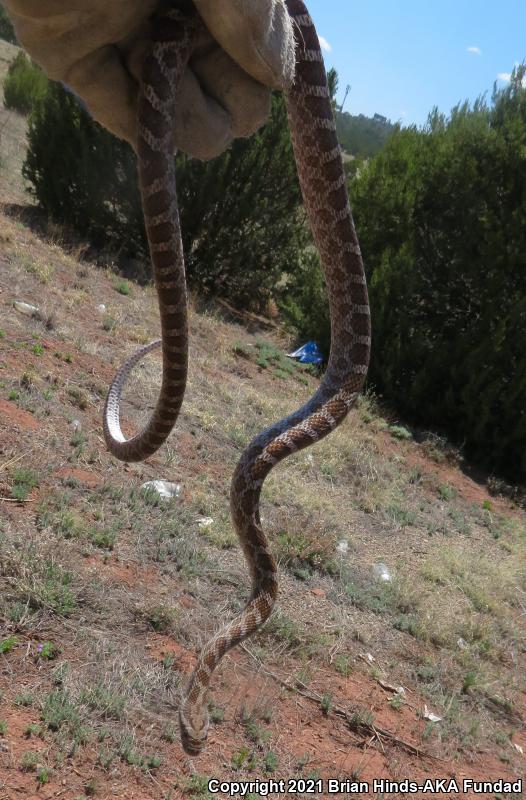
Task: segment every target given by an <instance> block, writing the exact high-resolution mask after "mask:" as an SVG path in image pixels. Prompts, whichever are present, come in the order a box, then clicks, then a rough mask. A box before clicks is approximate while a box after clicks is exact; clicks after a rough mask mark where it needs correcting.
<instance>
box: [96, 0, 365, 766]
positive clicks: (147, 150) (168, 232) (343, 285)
mask: <svg viewBox="0 0 526 800" xmlns="http://www.w3.org/2000/svg"><path fill="white" fill-rule="evenodd" d="M284 2H285V4H286V7H287V11H288V13H289V15H290V18H291V21H292V24H293V27H294V32H295V47H296V67H295V77H294V80H293V83H292V84H291V85H290V86H289V87H288V88H286V89H285V90H284V96H285V103H286V108H287V116H288V122H289V129H290V135H291V140H292V146H293V152H294V157H295V161H296V167H297V173H298V177H299V183H300V187H301V191H302V195H303V203H304V207H305V209H306V214H307V219H308V222H309V225H310V228H311V232H312V235H313V239H314V242H315V244H316V247H317V249H318V252H319V255H320V261H321V265H322V268H323V271H324V277H325V284H326V289H327V295H328V302H329V311H330V320H331V322H330V330H331V349H330V355H329V359H328V363H327V368H326V370H325V373H324V375H323V378H322V380H321V382H320V385H319V387H318V388H317V390H316V391H315V392H314V394H313V396H312V397H311V398H310V399H309V400H308V401H307V402H306V403H305V404H304V405H302V406H301V407H300V408H299V409H297V410H296V411H294V412H292V413H291V414H289V415H288V416H286V417H285V418H284V419H282V420H280V421H278V422H276V423H274V424H272V425H270V426H269V427H267V428H266V429H265V430H263V431H262V432H261V433H259V434H258V435H257V436H255V438H254V439H253V440H252V441H251V442H250V444H249V445H248V446H247V447H246V448H245V450H244V451H243V453H242V454H241V457H240V460H239V462H238V464H237V466H236V468H235V471H234V475H233V478H232V483H231V491H230V509H231V516H232V521H233V525H234V528H235V530H236V532H237V534H238V537H239V541H240V544H241V547H242V549H243V552H244V555H245V559H246V562H247V565H248V570H249V573H250V577H251V582H252V591H251V594H250V596H249V598H248V600H247V603H246V605H245V607H244V608H243V610H242V611H241V612H240V613H239V614H238V615H237V616H235V618H234V619H232V620H231V621H229V622H227V623H226V624H225V625H224V626H223V627H221V628H220V629H219V630H218V631H217V632H216V633H215V634H214V635H213V636H212V637H211V638H210V640H209V641H208V642H207V643H206V644H205V645H204V647H203V648H202V650H201V652H200V654H199V656H198V659H197V663H196V666H195V668H194V670H193V672H192V674H191V676H190V678H189V680H188V682H187V684H186V685H185V687H184V689H183V691H182V694H181V698H180V703H179V723H180V730H181V742H182V745H183V747H184V749H185V751H186V752H187V753H188V754H190V755H192V756H195V755H198V754H199V753H200V752H201V751H202V749H203V747H204V745H205V743H206V740H207V735H208V729H209V714H208V692H209V685H210V681H211V677H212V674H213V672H214V670H215V669H216V668H217V666H218V664H219V662H220V661H221V659H222V658H223V656H224V655H225V654H226V653H227V652H228V651H229V650H231V649H232V648H233V647H235V646H236V645H238V644H239V643H240V642H242V641H243V640H245V639H247V638H248V637H250V636H252V635H253V634H254V633H255V632H256V631H258V630H259V629H260V628H261V627H262V625H263V624H264V623H265V622H266V621H267V620H268V619H269V617H270V615H271V613H272V611H273V609H274V606H275V603H276V599H277V596H278V571H277V563H276V560H275V558H274V556H273V555H272V552H271V550H270V547H269V543H268V540H267V536H266V535H265V532H264V530H263V527H262V524H261V517H260V510H259V504H260V496H261V489H262V486H263V482H264V480H265V478H266V477H267V475H268V474H269V472H270V471H271V470H272V469H273V468H274V467H275V466H276V464H278V462H280V461H282V460H283V459H284V458H286V457H287V456H289V455H291V454H293V453H296V452H298V451H300V450H302V449H304V448H306V447H308V446H309V445H311V444H313V443H315V442H317V441H319V440H321V439H323V438H324V437H325V436H327V435H328V434H329V433H330V432H331V431H333V430H334V429H335V428H336V427H337V426H338V425H339V424H340V423H341V422H342V421H343V420H344V419H345V417H346V415H347V413H348V412H349V410H350V408H351V407H352V406H353V405H354V404H355V402H356V400H357V398H358V396H359V394H360V392H361V391H362V389H363V385H364V382H365V378H366V375H367V369H368V364H369V358H370V348H371V317H370V309H369V300H368V292H367V282H366V276H365V271H364V265H363V259H362V255H361V250H360V246H359V243H358V237H357V234H356V230H355V225H354V221H353V216H352V211H351V207H350V203H349V197H348V192H347V180H346V174H345V170H344V166H343V160H342V153H341V149H340V146H339V144H338V139H337V134H336V123H335V118H334V112H333V107H332V101H331V95H330V90H329V85H328V80H327V74H326V71H325V66H324V61H323V56H322V51H321V48H320V43H319V39H318V35H317V33H316V29H315V26H314V23H313V21H312V19H311V17H310V15H309V12H308V10H307V8H306V6H305V4H304V3H303V1H302V0H284ZM203 24H204V23H203V22H202V21H201V19H200V17H199V15H198V14H197V11H196V10H195V8H194V6H193V5H192V3H191V2H188V1H187V0H179V2H177V3H172V5H170V6H169V7H168V8H166V9H163V11H161V12H160V13H159V14H158V15H157V16H156V17H155V18H154V20H153V22H152V30H151V44H150V47H149V50H148V52H147V55H146V56H145V59H144V64H143V69H142V80H141V84H140V88H139V100H138V144H137V157H138V170H139V179H140V181H139V182H140V187H141V196H142V204H143V211H144V218H145V225H146V231H147V236H148V242H149V249H150V255H151V261H152V268H153V274H154V280H155V285H156V289H157V294H158V300H159V310H160V318H161V332H162V338H161V339H160V340H156V341H155V342H152V343H151V344H149V345H146V346H144V347H143V348H141V349H140V350H139V351H138V352H137V353H135V354H134V355H133V356H132V357H131V358H129V359H128V360H127V361H126V362H125V363H124V365H123V366H122V367H121V368H120V370H119V371H118V372H117V374H116V376H115V378H114V381H113V383H112V385H111V387H110V390H109V393H108V398H107V401H106V405H105V410H104V434H105V439H106V442H107V446H108V448H109V450H110V452H111V453H112V454H113V455H115V456H116V457H117V458H120V459H122V460H124V461H139V460H143V459H145V458H148V457H149V456H150V455H152V454H153V453H154V452H155V451H156V450H157V449H158V448H159V447H160V446H161V445H162V443H163V442H164V441H165V440H166V438H167V437H168V435H169V434H170V432H171V430H172V428H173V426H174V424H175V421H176V419H177V416H178V414H179V410H180V408H181V405H182V401H183V396H184V392H185V385H186V377H187V370H188V321H187V294H186V280H185V266H184V255H183V247H182V242H181V230H180V223H179V214H178V207H177V193H176V177H175V159H174V155H173V154H174V147H175V142H174V109H175V108H176V105H177V88H178V85H179V81H180V79H181V76H182V73H183V71H184V69H185V68H186V66H187V64H188V61H189V59H190V58H191V56H192V52H193V49H194V47H195V43H196V37H197V35H198V33H199V29H200V26H202V25H203ZM158 347H161V348H162V357H163V366H162V386H161V390H160V394H159V398H158V401H157V405H156V407H155V410H154V412H153V414H152V416H151V417H150V419H149V421H148V422H147V424H146V426H145V427H144V428H143V429H142V430H141V431H139V433H138V434H136V435H135V436H132V437H131V438H130V439H125V437H124V435H123V434H122V431H121V428H120V422H119V418H120V400H121V395H122V390H123V387H124V384H125V382H126V380H127V378H128V375H129V373H130V371H131V370H132V369H133V367H134V366H135V365H136V364H137V362H138V361H139V360H140V359H141V358H143V357H144V356H145V355H146V354H147V353H149V352H151V351H152V350H154V349H155V348H158Z"/></svg>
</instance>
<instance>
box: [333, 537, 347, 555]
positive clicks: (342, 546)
mask: <svg viewBox="0 0 526 800" xmlns="http://www.w3.org/2000/svg"><path fill="white" fill-rule="evenodd" d="M336 550H337V551H338V553H342V554H343V555H345V553H348V552H349V542H347V541H346V540H345V539H342V540H341V542H338V544H337V545H336Z"/></svg>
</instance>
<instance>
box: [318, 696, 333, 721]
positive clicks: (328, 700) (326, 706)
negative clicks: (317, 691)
mask: <svg viewBox="0 0 526 800" xmlns="http://www.w3.org/2000/svg"><path fill="white" fill-rule="evenodd" d="M320 706H321V710H322V711H323V713H324V714H325V716H327V715H328V714H330V711H331V709H332V694H330V693H326V694H323V695H322V697H321V700H320Z"/></svg>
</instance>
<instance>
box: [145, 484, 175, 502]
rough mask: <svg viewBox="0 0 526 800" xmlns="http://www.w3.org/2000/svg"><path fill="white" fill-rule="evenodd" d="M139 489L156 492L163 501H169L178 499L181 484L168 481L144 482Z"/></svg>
mask: <svg viewBox="0 0 526 800" xmlns="http://www.w3.org/2000/svg"><path fill="white" fill-rule="evenodd" d="M141 489H144V490H146V491H148V490H150V491H154V492H157V494H158V495H159V497H161V498H162V499H163V500H171V499H172V497H179V496H180V494H181V484H179V483H170V482H169V481H146V483H143V485H142V486H141Z"/></svg>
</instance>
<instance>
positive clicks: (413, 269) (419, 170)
mask: <svg viewBox="0 0 526 800" xmlns="http://www.w3.org/2000/svg"><path fill="white" fill-rule="evenodd" d="M525 71H526V70H525V68H524V67H520V68H517V69H516V71H515V73H514V75H513V76H512V79H511V81H510V82H509V84H508V85H507V86H506V87H505V88H503V89H501V90H495V92H494V94H493V98H492V102H491V104H487V103H486V102H485V101H484V100H478V101H476V102H475V104H474V105H473V106H470V105H469V104H467V103H465V104H462V105H459V106H458V107H456V108H455V109H453V110H452V112H451V114H450V116H449V117H445V116H444V115H443V114H439V113H438V111H437V110H435V111H434V112H433V113H432V114H430V116H429V119H428V123H427V126H426V127H425V128H424V129H423V130H417V129H416V128H414V127H412V128H406V129H403V130H400V131H398V132H395V133H394V134H393V135H392V136H391V138H390V139H389V141H388V143H387V145H386V147H385V149H384V150H383V151H382V152H381V153H380V154H379V155H378V156H377V157H376V158H375V159H373V160H372V161H370V162H369V165H368V167H367V168H366V169H364V170H363V171H362V172H361V174H360V176H359V177H358V178H356V179H355V180H354V181H353V182H352V183H351V191H352V200H353V206H354V214H355V219H356V224H357V229H358V233H359V236H360V244H361V247H362V250H363V252H364V254H365V260H366V267H367V270H368V277H369V287H370V298H371V306H372V319H373V352H372V361H371V369H370V380H371V382H372V383H373V384H374V385H375V387H376V388H377V389H378V390H379V391H380V392H381V393H382V394H383V395H384V397H386V399H387V400H388V401H389V402H390V403H391V404H392V405H393V406H395V407H396V409H397V411H398V412H399V413H401V414H404V416H405V417H406V418H408V419H409V420H411V421H414V422H415V423H417V424H419V425H423V426H425V427H426V428H434V429H435V430H437V431H438V432H443V433H446V434H447V435H448V436H449V437H450V438H451V439H452V440H453V441H454V442H455V443H456V444H459V445H460V444H462V445H463V452H464V453H465V454H466V456H467V457H468V458H471V459H472V460H474V461H477V462H478V463H479V464H482V465H483V466H485V467H488V468H489V469H490V470H492V471H495V473H497V474H500V475H501V476H503V477H505V478H508V479H510V480H514V481H518V482H524V481H525V480H526V425H525V417H524V397H525V395H526V371H525V358H524V353H525V352H526V326H525V325H524V319H525V316H526V299H525V298H526V261H525V255H524V254H525V253H526V238H525V231H526V198H525V195H524V191H523V188H524V184H525V182H526V88H525V87H524V86H523V77H524V74H525Z"/></svg>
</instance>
